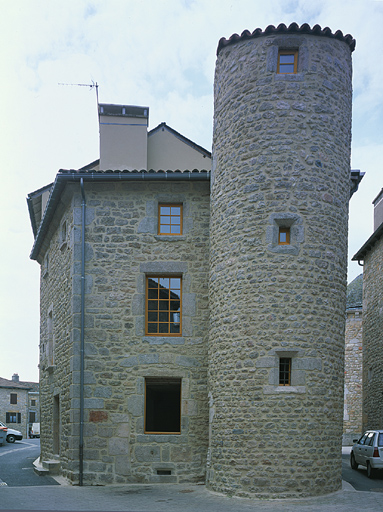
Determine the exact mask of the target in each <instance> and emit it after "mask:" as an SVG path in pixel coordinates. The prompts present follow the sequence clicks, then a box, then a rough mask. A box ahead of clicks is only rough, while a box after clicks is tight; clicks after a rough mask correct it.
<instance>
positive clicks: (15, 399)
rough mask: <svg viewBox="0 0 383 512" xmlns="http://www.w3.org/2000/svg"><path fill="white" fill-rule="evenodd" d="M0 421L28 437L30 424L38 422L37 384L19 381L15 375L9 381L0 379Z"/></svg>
mask: <svg viewBox="0 0 383 512" xmlns="http://www.w3.org/2000/svg"><path fill="white" fill-rule="evenodd" d="M0 421H2V422H3V423H6V424H7V425H8V426H9V427H10V428H14V429H15V430H19V431H20V432H21V433H22V434H23V437H24V438H27V437H28V433H29V429H30V427H31V425H32V423H38V422H39V421H40V399H39V384H38V382H25V381H20V378H19V376H18V374H17V373H14V374H13V375H12V379H11V380H8V379H4V378H2V377H0Z"/></svg>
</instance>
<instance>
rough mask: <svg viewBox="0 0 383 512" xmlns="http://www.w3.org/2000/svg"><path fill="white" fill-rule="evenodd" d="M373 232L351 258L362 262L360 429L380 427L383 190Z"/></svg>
mask: <svg viewBox="0 0 383 512" xmlns="http://www.w3.org/2000/svg"><path fill="white" fill-rule="evenodd" d="M373 205H374V233H373V234H372V235H371V237H370V238H369V239H368V240H367V242H366V243H365V244H364V245H363V246H362V247H361V248H360V249H359V251H358V252H357V253H356V254H355V256H354V257H353V260H355V261H358V262H360V263H361V264H363V429H383V404H382V394H383V356H382V346H383V334H382V333H383V189H382V190H381V191H380V192H379V194H378V195H377V197H376V198H375V199H374V201H373Z"/></svg>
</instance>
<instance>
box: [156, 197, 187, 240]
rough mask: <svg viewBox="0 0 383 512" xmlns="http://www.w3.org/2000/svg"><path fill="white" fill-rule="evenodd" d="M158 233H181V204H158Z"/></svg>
mask: <svg viewBox="0 0 383 512" xmlns="http://www.w3.org/2000/svg"><path fill="white" fill-rule="evenodd" d="M158 234H159V235H182V204H159V205H158Z"/></svg>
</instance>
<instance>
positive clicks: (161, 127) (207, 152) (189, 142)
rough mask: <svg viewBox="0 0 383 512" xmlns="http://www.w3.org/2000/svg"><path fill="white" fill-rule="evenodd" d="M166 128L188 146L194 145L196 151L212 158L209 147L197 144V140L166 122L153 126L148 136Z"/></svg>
mask: <svg viewBox="0 0 383 512" xmlns="http://www.w3.org/2000/svg"><path fill="white" fill-rule="evenodd" d="M163 128H164V129H165V130H167V131H168V132H170V133H171V134H172V135H174V136H175V137H177V139H179V140H182V142H184V143H185V144H187V145H188V146H190V147H192V148H193V149H195V150H196V151H198V152H200V153H202V154H203V155H205V156H208V157H209V158H211V152H210V151H208V150H207V149H205V148H203V147H202V146H200V145H199V144H196V143H195V142H193V141H192V140H190V139H188V138H187V137H185V136H184V135H182V133H179V132H177V131H176V130H174V128H171V127H170V126H168V125H167V124H166V123H160V124H159V125H158V126H156V127H155V128H153V130H150V132H148V137H150V136H151V135H153V134H154V133H156V132H158V131H160V130H162V129H163Z"/></svg>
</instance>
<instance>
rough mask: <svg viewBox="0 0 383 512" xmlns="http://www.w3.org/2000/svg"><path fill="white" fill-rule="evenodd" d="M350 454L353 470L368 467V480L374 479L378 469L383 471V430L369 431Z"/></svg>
mask: <svg viewBox="0 0 383 512" xmlns="http://www.w3.org/2000/svg"><path fill="white" fill-rule="evenodd" d="M354 443H355V444H354V446H353V447H352V450H351V453H350V464H351V467H352V469H358V466H359V464H360V465H361V466H366V468H367V476H368V478H374V475H375V472H376V470H377V469H383V430H367V431H366V432H365V433H364V434H363V435H362V437H361V438H360V439H359V441H357V440H356V439H355V440H354Z"/></svg>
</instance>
